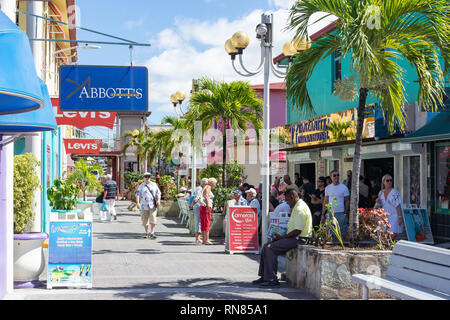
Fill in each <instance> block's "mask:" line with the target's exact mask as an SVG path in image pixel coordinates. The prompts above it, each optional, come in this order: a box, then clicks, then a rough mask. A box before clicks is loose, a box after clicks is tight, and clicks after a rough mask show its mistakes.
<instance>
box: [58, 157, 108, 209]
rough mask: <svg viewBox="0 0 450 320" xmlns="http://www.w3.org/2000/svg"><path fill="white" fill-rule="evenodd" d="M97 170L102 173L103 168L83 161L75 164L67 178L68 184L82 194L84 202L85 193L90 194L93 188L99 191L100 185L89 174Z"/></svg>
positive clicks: (93, 176) (95, 178)
mask: <svg viewBox="0 0 450 320" xmlns="http://www.w3.org/2000/svg"><path fill="white" fill-rule="evenodd" d="M94 170H98V172H99V174H102V173H103V168H102V167H101V166H99V165H98V164H88V163H87V162H86V161H84V160H83V159H79V160H78V161H76V162H75V167H74V169H73V170H72V172H71V173H70V175H69V177H68V178H67V181H68V182H71V183H75V184H76V185H77V186H78V188H79V189H80V191H81V193H82V194H83V200H84V201H86V191H89V192H92V191H94V188H97V189H98V190H101V188H102V185H101V183H100V181H98V180H97V177H96V176H95V175H94V174H92V173H91V172H92V171H94Z"/></svg>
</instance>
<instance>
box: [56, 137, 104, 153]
mask: <svg viewBox="0 0 450 320" xmlns="http://www.w3.org/2000/svg"><path fill="white" fill-rule="evenodd" d="M64 145H65V146H66V153H67V154H99V153H100V148H101V146H102V140H100V139H64Z"/></svg>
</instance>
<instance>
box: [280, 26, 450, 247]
mask: <svg viewBox="0 0 450 320" xmlns="http://www.w3.org/2000/svg"><path fill="white" fill-rule="evenodd" d="M334 29H335V26H334V24H330V25H328V26H326V27H325V28H323V29H322V30H319V31H318V32H317V33H315V34H313V35H311V36H310V38H311V40H312V41H314V40H317V39H319V38H320V37H321V36H322V35H324V34H326V33H328V32H334ZM286 60H287V58H286V57H284V55H280V56H278V57H276V58H275V59H274V61H275V62H276V63H286ZM397 63H398V64H399V65H400V67H401V68H403V69H404V70H405V73H404V82H403V84H404V88H405V91H406V95H405V96H406V99H407V100H406V101H405V109H406V119H407V123H406V129H405V130H404V131H403V132H400V131H395V132H393V133H390V132H388V131H387V129H386V125H385V122H384V119H383V115H382V111H381V108H380V106H379V104H378V101H377V100H376V99H375V98H374V97H372V96H370V94H369V96H368V98H367V105H366V110H365V121H364V132H363V146H362V150H361V158H362V161H361V175H362V176H364V178H365V179H366V184H368V186H369V188H370V189H371V190H370V191H371V196H372V202H371V204H372V205H373V204H374V200H375V198H376V197H377V195H378V192H379V190H380V188H381V178H382V176H383V175H384V174H387V173H388V174H390V175H391V176H392V177H393V180H394V188H395V189H397V190H398V191H399V192H400V193H401V195H402V197H403V204H404V205H409V204H411V205H417V206H419V207H420V206H421V207H425V208H427V210H428V213H429V215H430V221H431V224H432V230H433V233H434V234H433V236H434V237H435V242H446V241H447V242H448V241H450V219H449V217H450V215H449V213H448V192H449V191H448V189H449V187H448V185H449V184H450V182H448V170H449V167H450V165H448V164H447V163H448V162H447V161H448V160H447V159H448V155H447V154H448V150H449V144H448V138H449V136H448V130H449V121H448V117H446V113H444V112H441V114H440V115H439V116H435V117H436V118H438V117H439V118H438V120H434V121H435V122H439V124H433V122H432V121H433V120H431V119H430V118H431V117H433V114H431V113H428V112H425V111H423V110H421V108H420V107H419V105H418V103H417V96H418V84H417V82H416V80H417V76H416V74H415V71H414V70H413V69H412V68H411V66H410V65H409V64H408V62H406V61H405V60H402V59H399V60H397ZM349 75H350V60H349V59H348V58H346V57H342V56H340V55H339V54H337V53H334V54H331V55H330V56H328V57H327V58H325V59H323V60H322V61H321V62H320V63H318V65H317V66H316V68H315V70H314V72H313V73H312V75H311V77H310V79H309V81H308V92H309V95H310V98H311V101H312V103H313V105H314V109H315V113H316V114H315V116H314V117H306V116H304V115H302V114H301V113H300V112H298V111H297V110H293V109H292V108H290V107H289V105H290V103H289V99H290V98H289V97H287V110H286V125H284V126H281V127H280V129H281V130H282V131H284V132H285V134H286V135H287V136H288V137H289V139H290V142H291V145H290V146H289V147H287V148H286V149H284V150H285V151H287V152H288V155H287V160H288V166H287V167H288V173H289V175H290V176H291V178H293V177H294V174H295V173H299V174H300V175H301V176H307V177H308V178H309V179H310V181H311V182H313V183H315V182H316V180H317V177H318V176H328V175H329V173H330V171H331V170H338V171H339V173H340V181H341V182H343V180H345V179H347V177H346V173H347V171H348V170H352V168H353V154H354V133H355V131H356V130H355V123H356V107H357V103H358V102H357V101H353V102H352V101H350V102H348V101H343V100H340V99H338V98H337V97H336V96H334V95H333V86H334V82H335V81H336V80H337V79H342V78H345V77H346V76H349ZM446 83H448V82H446ZM447 101H448V100H447ZM447 114H448V113H447ZM430 124H431V125H430ZM438 127H439V128H441V130H443V132H439V133H437V134H431V135H429V134H428V133H427V132H425V130H431V129H436V128H438ZM426 128H428V129H426ZM421 132H422V133H421ZM418 136H420V137H421V138H419V137H418Z"/></svg>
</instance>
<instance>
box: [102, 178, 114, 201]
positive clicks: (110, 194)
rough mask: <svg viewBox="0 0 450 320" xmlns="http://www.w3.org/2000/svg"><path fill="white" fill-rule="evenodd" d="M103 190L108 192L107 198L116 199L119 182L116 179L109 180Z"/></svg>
mask: <svg viewBox="0 0 450 320" xmlns="http://www.w3.org/2000/svg"><path fill="white" fill-rule="evenodd" d="M103 190H104V191H105V192H107V194H106V197H105V199H115V198H116V196H117V183H116V182H115V181H114V180H108V181H106V183H105V186H104V188H103Z"/></svg>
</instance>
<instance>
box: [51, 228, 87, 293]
mask: <svg viewBox="0 0 450 320" xmlns="http://www.w3.org/2000/svg"><path fill="white" fill-rule="evenodd" d="M47 272H48V273H47V288H52V287H55V286H65V287H67V286H68V287H72V286H74V287H87V288H91V287H92V222H90V221H73V222H72V221H70V222H69V221H50V232H49V243H48V271H47Z"/></svg>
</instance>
